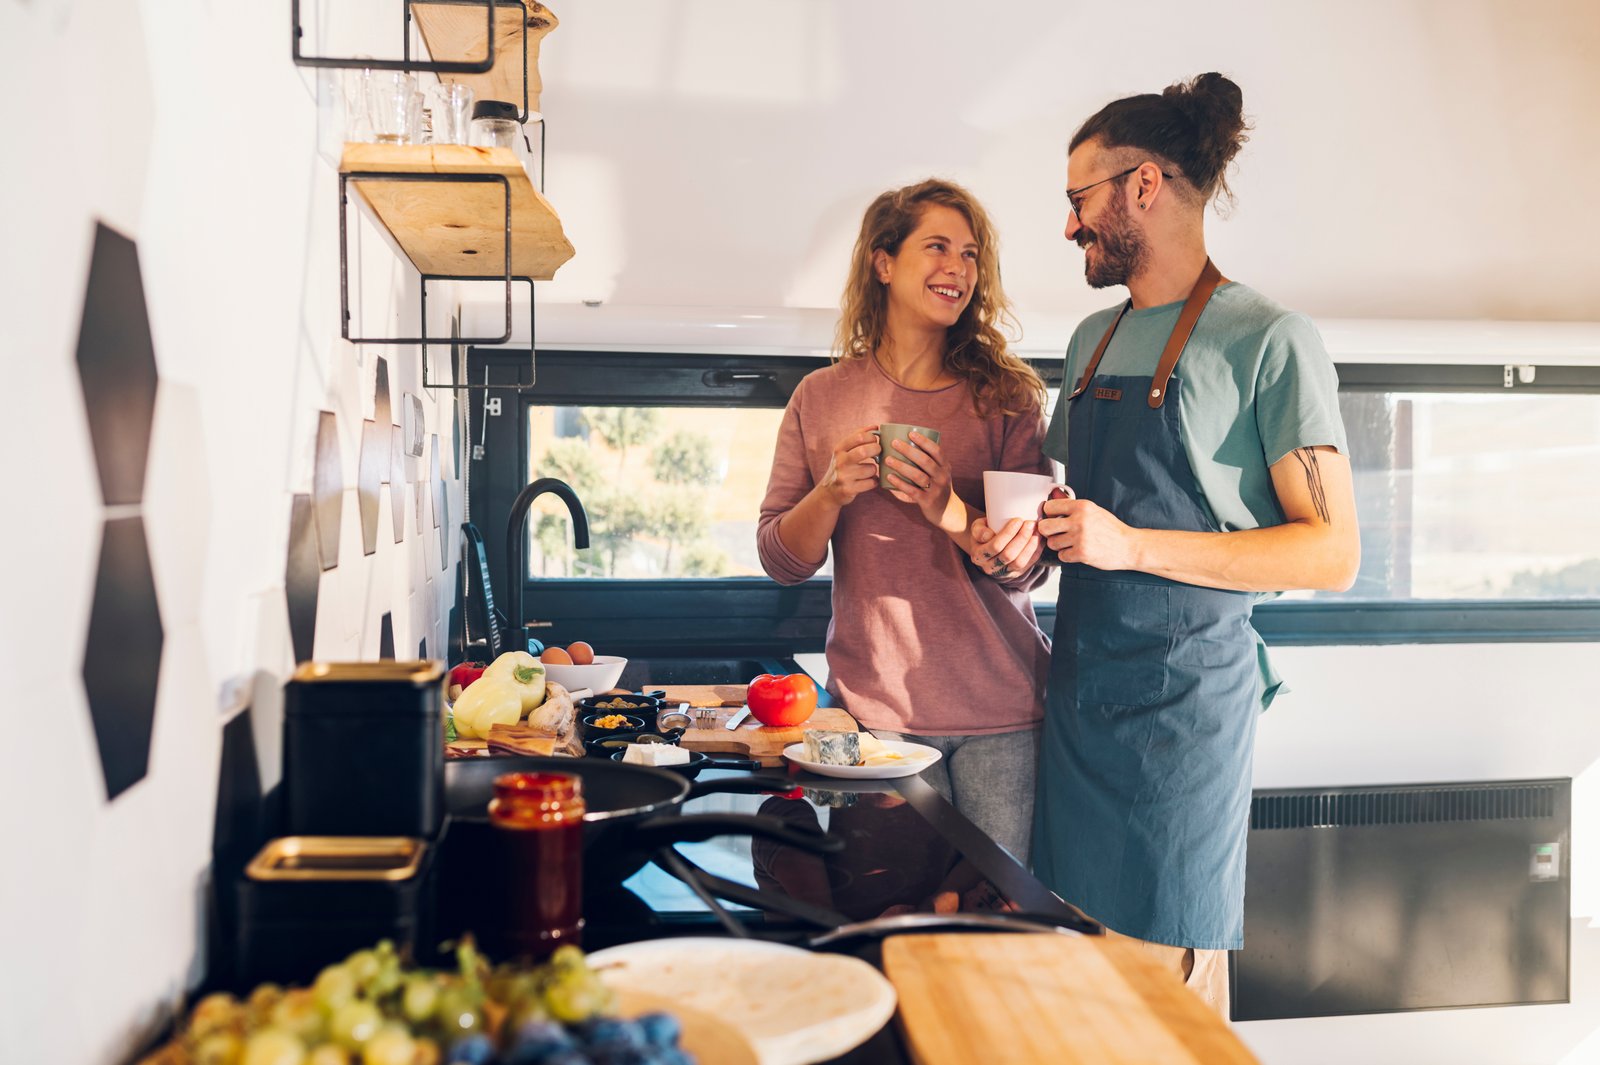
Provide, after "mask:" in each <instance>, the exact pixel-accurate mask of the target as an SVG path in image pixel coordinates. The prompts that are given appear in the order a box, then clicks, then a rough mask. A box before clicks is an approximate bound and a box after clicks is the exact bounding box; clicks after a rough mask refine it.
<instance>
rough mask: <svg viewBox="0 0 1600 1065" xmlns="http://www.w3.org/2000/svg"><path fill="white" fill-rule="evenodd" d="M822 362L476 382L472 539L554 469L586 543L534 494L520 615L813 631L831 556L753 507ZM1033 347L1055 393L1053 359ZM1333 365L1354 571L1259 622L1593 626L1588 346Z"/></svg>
mask: <svg viewBox="0 0 1600 1065" xmlns="http://www.w3.org/2000/svg"><path fill="white" fill-rule="evenodd" d="M473 358H474V359H475V360H477V361H476V365H478V366H487V367H489V368H490V370H491V372H499V373H505V374H510V375H511V376H507V377H502V378H493V379H494V380H497V381H498V380H515V379H516V377H515V374H516V372H517V371H518V367H519V364H520V368H521V371H522V372H526V366H527V355H526V353H525V352H524V353H521V354H506V353H484V352H480V351H479V350H478V349H474V351H473ZM825 363H826V360H825V359H821V358H796V357H754V356H750V357H745V356H730V357H711V356H683V355H635V354H611V353H578V352H552V353H545V352H541V353H539V356H538V372H539V387H538V388H537V390H533V391H529V392H525V393H521V394H520V397H519V399H520V404H513V403H504V404H503V409H506V412H507V413H510V412H511V410H513V409H514V410H515V411H516V416H515V417H514V418H504V417H501V418H494V417H491V418H489V419H488V421H489V425H488V427H487V430H486V431H485V430H484V429H483V427H482V426H481V424H480V422H481V411H482V407H481V402H480V403H478V404H477V405H475V406H474V407H473V408H472V410H473V417H474V418H475V419H479V421H475V423H474V427H473V430H472V431H473V434H474V439H482V440H483V441H484V444H485V448H484V451H485V455H486V459H485V460H483V461H475V462H474V463H473V464H472V484H473V494H474V500H475V501H474V502H473V503H472V504H471V505H472V515H473V519H474V521H477V522H479V523H480V525H481V527H482V528H483V529H484V530H485V532H486V539H487V540H488V543H489V545H490V552H491V558H492V559H493V558H495V556H496V553H497V549H498V545H499V544H500V543H501V542H503V535H502V534H501V533H500V532H499V530H500V529H503V523H504V517H503V515H504V514H505V513H506V512H507V511H508V510H509V506H510V499H511V498H512V497H513V496H514V495H515V493H516V492H517V491H518V490H519V489H520V488H521V486H522V485H523V484H526V483H527V482H528V480H530V479H531V478H533V477H539V476H555V477H560V478H561V479H563V480H565V481H567V482H568V483H569V484H571V485H573V487H574V488H575V489H577V491H578V493H579V495H580V496H581V497H582V498H583V500H584V502H585V505H586V509H587V511H588V514H589V519H590V534H591V546H590V548H589V549H588V550H586V551H575V550H573V548H572V537H571V531H570V528H569V527H568V519H567V515H566V511H565V509H564V508H563V507H561V506H560V504H559V503H557V502H555V501H554V500H553V498H549V497H547V498H546V499H544V500H542V501H541V502H540V503H537V504H535V507H534V510H533V512H532V513H531V514H530V516H529V523H528V531H527V536H526V544H527V546H526V551H525V555H524V557H525V559H526V565H525V567H524V577H525V579H526V580H527V581H528V582H529V583H528V584H527V585H526V586H525V591H524V598H525V600H526V601H527V604H528V605H525V608H524V610H525V613H526V614H527V615H528V616H529V618H531V619H535V620H534V624H535V625H550V626H555V627H556V628H558V629H559V628H560V627H561V626H562V625H563V624H564V623H566V622H568V621H571V620H574V619H582V620H583V622H584V624H585V633H596V632H598V633H599V634H600V635H602V637H603V638H605V639H607V640H608V641H609V642H610V643H611V644H612V645H613V646H616V645H617V643H618V642H619V641H621V642H622V643H624V644H627V645H628V646H630V647H633V648H634V649H635V651H634V653H646V652H647V650H648V653H656V652H658V651H660V652H661V653H667V652H666V650H665V649H666V648H668V647H675V648H681V647H684V646H688V645H689V643H690V641H692V640H696V639H720V640H722V641H723V642H724V644H725V645H727V646H728V647H729V648H731V647H732V646H737V647H739V648H743V649H745V650H750V651H763V652H782V653H786V654H787V653H798V652H808V651H817V650H821V648H822V643H823V640H824V637H825V634H826V629H827V621H828V617H829V602H828V601H829V597H830V594H831V582H830V579H829V574H830V572H831V570H830V569H829V568H828V567H824V569H823V571H822V572H821V573H819V574H818V576H817V577H815V578H813V579H812V580H811V581H809V582H807V583H806V584H805V585H803V586H801V587H799V588H780V587H779V586H777V585H775V584H774V583H773V582H771V581H770V580H768V579H767V578H766V576H765V574H764V572H763V571H762V569H761V566H760V563H759V561H758V560H757V557H756V552H755V528H756V520H757V517H758V514H759V509H760V504H761V498H762V496H763V495H764V494H765V489H766V481H767V475H768V471H769V469H770V466H771V461H772V446H773V443H774V441H775V439H776V437H777V432H778V425H779V421H780V419H781V417H782V410H783V407H784V404H785V403H786V402H787V401H788V397H789V395H790V394H791V393H792V392H793V389H794V387H795V385H797V384H798V382H799V380H800V379H801V378H802V377H804V376H805V374H806V373H809V372H810V371H811V370H813V369H815V368H817V367H819V366H822V365H825ZM1036 368H1038V369H1039V370H1040V372H1041V373H1042V374H1043V375H1044V376H1045V379H1046V383H1047V385H1048V386H1049V388H1050V396H1049V402H1050V405H1051V407H1052V408H1053V406H1054V404H1055V403H1056V402H1057V400H1058V398H1059V394H1060V372H1061V366H1060V361H1059V360H1040V361H1039V362H1037V363H1036ZM473 379H474V380H481V379H482V378H481V377H479V376H478V371H476V370H475V371H474V377H473ZM1340 381H1341V394H1340V403H1341V409H1342V411H1343V414H1344V418H1345V423H1346V427H1347V429H1348V431H1349V436H1350V450H1351V461H1352V464H1353V466H1354V467H1355V471H1356V491H1357V507H1358V511H1359V514H1360V516H1361V522H1362V567H1361V571H1360V574H1359V576H1358V578H1357V582H1356V585H1355V586H1354V587H1353V588H1352V589H1350V590H1349V591H1348V592H1344V593H1339V594H1327V593H1317V594H1312V593H1291V594H1289V595H1286V596H1284V597H1282V598H1280V599H1279V600H1277V601H1275V602H1272V603H1268V604H1265V605H1263V606H1262V607H1261V608H1260V609H1259V610H1258V611H1257V624H1258V627H1259V628H1260V629H1261V630H1262V632H1263V634H1264V635H1265V636H1266V637H1267V639H1268V641H1269V642H1272V643H1353V642H1354V643H1363V642H1418V641H1440V640H1461V641H1472V640H1516V639H1545V640H1548V639H1589V640H1593V639H1600V370H1597V369H1594V368H1573V367H1541V368H1539V370H1538V373H1537V375H1536V377H1535V383H1534V384H1532V385H1524V384H1520V383H1519V384H1517V385H1516V386H1515V387H1513V388H1507V387H1505V385H1504V382H1503V380H1502V374H1501V368H1500V367H1498V366H1494V367H1488V366H1481V367H1437V366H1395V365H1366V364H1351V365H1343V366H1341V367H1340ZM475 395H480V396H481V395H482V393H475ZM480 434H482V435H481V436H480ZM505 455H515V456H517V457H518V461H517V462H516V463H511V462H508V461H505V460H503V459H499V456H505ZM497 459H498V461H495V460H497ZM497 515H499V516H498V517H497ZM490 530H493V532H491V531H490ZM501 566H502V563H501V562H499V561H496V562H495V573H496V574H497V578H496V579H497V580H498V579H499V578H498V574H499V573H501V572H503V570H502V569H501ZM1055 595H1056V581H1055V580H1054V578H1052V580H1051V581H1050V582H1049V583H1048V584H1047V585H1046V586H1045V587H1042V588H1040V589H1039V590H1038V591H1037V592H1036V593H1035V606H1036V609H1037V611H1038V612H1039V614H1040V619H1041V624H1043V625H1045V626H1046V627H1047V628H1048V626H1050V625H1051V624H1052V618H1051V616H1052V614H1053V609H1054V602H1055ZM535 604H536V605H535ZM596 625H599V626H601V628H600V629H599V630H597V629H596V628H595V626H596ZM609 630H614V631H609ZM635 641H637V642H635Z"/></svg>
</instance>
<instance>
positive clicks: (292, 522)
mask: <svg viewBox="0 0 1600 1065" xmlns="http://www.w3.org/2000/svg"><path fill="white" fill-rule="evenodd" d="M312 515H313V510H312V506H311V497H310V496H309V495H303V494H302V495H297V496H295V497H294V502H293V504H292V505H291V506H290V508H289V552H288V560H287V561H286V563H285V565H284V570H283V591H284V597H285V598H286V599H287V600H288V602H289V642H290V643H291V644H292V645H293V647H294V660H295V661H296V662H309V661H311V656H312V653H313V649H314V648H315V647H316V642H317V590H318V588H319V587H320V586H321V584H322V567H321V565H320V564H319V563H318V561H317V530H316V522H315V521H314V520H313V517H312Z"/></svg>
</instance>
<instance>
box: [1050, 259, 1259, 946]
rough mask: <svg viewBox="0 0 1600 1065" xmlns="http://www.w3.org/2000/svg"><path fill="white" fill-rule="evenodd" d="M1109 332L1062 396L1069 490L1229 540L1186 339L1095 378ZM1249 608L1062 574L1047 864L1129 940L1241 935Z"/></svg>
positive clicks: (1250, 700)
mask: <svg viewBox="0 0 1600 1065" xmlns="http://www.w3.org/2000/svg"><path fill="white" fill-rule="evenodd" d="M1207 269H1208V271H1214V268H1213V267H1211V266H1210V264H1209V263H1208V264H1207ZM1218 280H1220V276H1219V277H1218ZM1213 287H1214V286H1213ZM1197 288H1198V286H1197ZM1206 295H1207V296H1208V295H1209V291H1207V293H1206ZM1193 302H1194V297H1191V303H1193ZM1203 305H1204V300H1203V299H1202V300H1201V301H1200V304H1199V306H1200V307H1203ZM1198 314H1199V309H1198V308H1197V309H1196V310H1195V312H1194V316H1195V317H1198ZM1119 317H1120V316H1119ZM1189 325H1190V328H1192V327H1193V320H1192V319H1191V320H1190V323H1189ZM1182 328H1183V321H1182V320H1181V319H1180V323H1179V329H1182ZM1115 329H1116V325H1115V323H1113V325H1112V327H1111V331H1114V330H1115ZM1111 331H1108V332H1107V334H1106V339H1105V340H1104V341H1102V343H1101V349H1100V351H1098V352H1097V353H1096V357H1095V359H1094V360H1093V361H1092V362H1091V364H1090V367H1089V369H1088V371H1086V372H1085V374H1084V380H1083V382H1081V383H1080V385H1079V389H1078V391H1077V392H1076V393H1075V394H1074V395H1073V396H1071V397H1070V398H1064V399H1063V400H1062V402H1071V403H1072V404H1074V405H1073V407H1072V417H1071V419H1070V420H1069V423H1068V436H1067V447H1068V453H1067V460H1068V462H1067V483H1068V484H1070V485H1072V486H1073V488H1074V489H1075V490H1076V492H1077V494H1078V497H1079V498H1081V499H1089V500H1093V501H1094V502H1095V503H1098V504H1099V505H1100V506H1102V507H1104V508H1105V509H1106V510H1108V511H1110V512H1111V513H1112V514H1114V515H1116V516H1117V517H1118V518H1119V519H1120V520H1122V521H1123V522H1125V523H1126V524H1128V525H1131V526H1134V527H1136V528H1147V529H1183V530H1190V531H1196V532H1217V531H1218V529H1217V527H1216V525H1215V523H1214V521H1213V520H1212V518H1211V512H1210V510H1209V508H1208V507H1207V506H1206V504H1205V500H1204V498H1203V497H1202V496H1201V494H1200V490H1199V486H1198V484H1197V482H1196V480H1195V476H1194V471H1193V468H1192V467H1191V466H1190V465H1189V457H1188V453H1187V451H1186V450H1185V449H1184V446H1183V440H1182V437H1181V435H1180V432H1179V426H1180V423H1181V419H1182V407H1183V382H1182V379H1181V377H1179V376H1178V375H1176V374H1174V373H1173V372H1172V370H1173V363H1175V362H1176V359H1177V355H1178V354H1180V353H1181V350H1182V343H1183V341H1184V340H1186V339H1187V336H1188V333H1187V332H1184V334H1183V336H1182V337H1181V338H1178V339H1177V340H1176V345H1177V350H1176V351H1174V350H1173V344H1172V343H1169V345H1168V355H1169V356H1170V358H1167V357H1164V358H1163V359H1162V363H1163V367H1162V369H1158V371H1157V376H1156V377H1155V378H1150V377H1129V376H1092V375H1093V374H1094V370H1095V367H1096V365H1097V364H1098V361H1099V355H1100V354H1101V353H1103V351H1104V348H1105V345H1106V344H1107V343H1109V340H1110V337H1111ZM1174 334H1175V337H1176V335H1177V330H1175V331H1174ZM1163 373H1165V374H1167V375H1170V376H1167V377H1166V380H1165V382H1164V388H1163V387H1161V379H1162V376H1163ZM1091 377H1092V379H1091ZM1163 393H1164V395H1163ZM1151 396H1154V397H1156V398H1152V399H1151V400H1150V402H1148V403H1147V402H1145V399H1146V398H1147V397H1151ZM1157 399H1159V400H1160V402H1157ZM1253 602H1254V597H1253V596H1252V595H1251V594H1250V593H1248V592H1230V591H1219V590H1216V589H1210V588H1200V587H1196V586H1194V585H1190V584H1183V583H1180V582H1177V581H1172V580H1167V579H1166V578H1164V577H1157V576H1154V575H1152V574H1148V573H1137V572H1132V571H1116V572H1108V571H1105V570H1098V569H1094V568H1093V567H1090V566H1084V565H1078V564H1068V565H1063V566H1062V572H1061V593H1060V599H1059V603H1058V606H1057V613H1056V626H1055V637H1054V645H1053V647H1052V651H1051V669H1050V683H1049V688H1048V690H1047V692H1046V699H1045V718H1044V736H1043V741H1042V744H1043V745H1042V750H1041V753H1040V759H1041V761H1040V767H1039V791H1038V801H1037V802H1036V804H1035V811H1034V833H1033V863H1034V871H1035V872H1036V873H1037V875H1038V876H1039V877H1040V879H1041V880H1042V881H1043V882H1044V883H1045V884H1047V885H1048V886H1049V887H1050V888H1051V889H1052V890H1054V891H1055V892H1056V894H1058V895H1060V896H1061V897H1062V898H1064V899H1066V900H1067V901H1068V902H1071V903H1073V904H1074V905H1076V906H1078V907H1079V908H1080V909H1082V910H1083V911H1084V912H1085V913H1087V914H1088V915H1089V916H1091V917H1093V918H1095V919H1096V920H1098V921H1100V922H1101V923H1102V924H1105V925H1107V926H1108V927H1110V928H1112V929H1114V930H1116V931H1118V932H1122V933H1124V934H1125V935H1130V936H1136V937H1138V938H1140V939H1145V940H1149V941H1151V942H1156V943H1167V944H1171V945H1173V946H1182V947H1195V948H1200V949H1213V950H1214V949H1238V948H1239V947H1241V946H1242V945H1243V942H1244V855H1245V836H1246V831H1247V827H1248V818H1249V812H1250V765H1251V757H1252V752H1253V748H1254V745H1255V729H1256V717H1257V713H1258V710H1259V707H1260V692H1259V688H1260V681H1259V679H1258V672H1257V657H1256V636H1255V632H1254V630H1253V629H1252V628H1251V626H1250V612H1251V607H1252V604H1253Z"/></svg>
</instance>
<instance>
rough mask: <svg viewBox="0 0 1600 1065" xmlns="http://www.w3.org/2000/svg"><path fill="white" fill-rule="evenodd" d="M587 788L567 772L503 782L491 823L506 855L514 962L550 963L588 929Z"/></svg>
mask: <svg viewBox="0 0 1600 1065" xmlns="http://www.w3.org/2000/svg"><path fill="white" fill-rule="evenodd" d="M583 813H584V804H583V785H582V782H581V781H579V779H578V778H577V777H575V776H570V775H568V774H566V773H504V774H502V775H500V776H498V777H496V778H495V781H494V798H493V799H492V800H490V802H489V823H490V824H491V825H493V826H494V827H495V828H496V829H498V830H499V831H498V832H496V833H495V836H496V841H495V850H496V852H497V854H498V855H499V868H498V870H497V872H498V874H499V875H498V876H496V877H494V879H493V881H492V883H493V884H494V885H495V886H494V889H493V890H495V891H497V892H499V893H500V895H499V900H500V905H499V906H498V907H496V910H497V911H498V913H497V915H498V918H499V920H498V921H497V922H496V923H497V924H498V926H499V928H498V932H499V935H498V936H494V935H491V936H490V937H489V938H490V940H491V944H492V945H494V946H498V947H499V948H500V952H501V953H502V954H505V955H507V956H510V957H519V958H527V959H530V960H532V961H542V960H544V959H545V958H548V957H549V956H550V955H551V954H552V953H553V952H554V951H555V949H556V948H557V947H559V946H562V945H563V944H566V943H572V944H577V943H578V941H579V935H580V934H581V932H582V930H583Z"/></svg>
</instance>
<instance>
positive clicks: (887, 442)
mask: <svg viewBox="0 0 1600 1065" xmlns="http://www.w3.org/2000/svg"><path fill="white" fill-rule="evenodd" d="M913 429H915V430H916V431H917V432H919V433H921V434H922V435H923V436H925V437H927V438H928V439H929V440H932V441H933V442H934V443H935V444H937V443H938V442H939V430H937V429H924V428H923V427H922V426H920V425H902V424H901V423H899V422H884V423H883V424H882V425H880V426H878V445H879V447H878V487H879V488H888V487H889V486H890V485H889V464H888V463H887V462H885V461H884V459H886V458H888V457H889V456H890V455H893V456H894V457H895V458H897V459H899V460H900V461H901V462H909V461H910V460H909V459H907V458H906V457H905V456H904V455H902V454H901V453H900V452H898V451H896V450H895V449H894V443H893V442H894V441H896V440H904V441H905V442H906V443H907V444H910V445H911V446H912V447H916V446H917V445H916V444H914V443H912V441H911V431H912V430H913Z"/></svg>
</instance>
